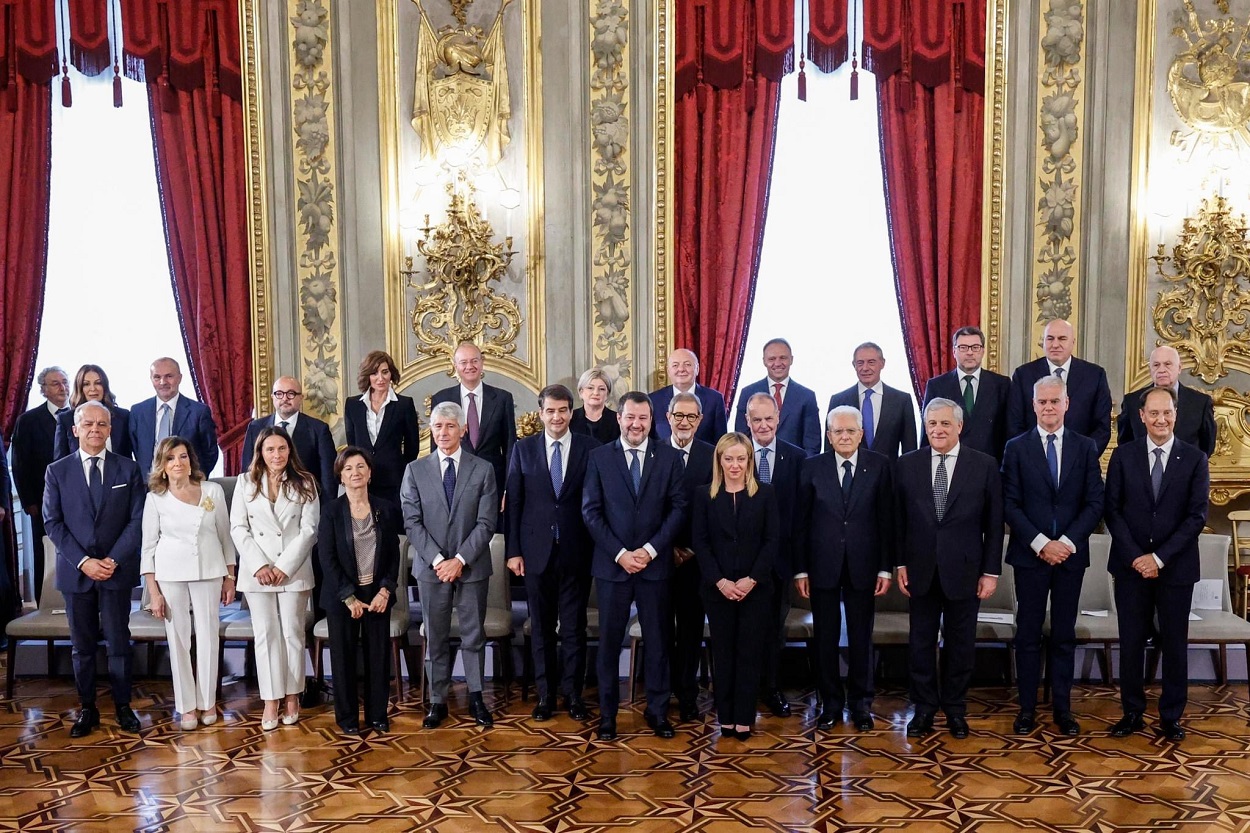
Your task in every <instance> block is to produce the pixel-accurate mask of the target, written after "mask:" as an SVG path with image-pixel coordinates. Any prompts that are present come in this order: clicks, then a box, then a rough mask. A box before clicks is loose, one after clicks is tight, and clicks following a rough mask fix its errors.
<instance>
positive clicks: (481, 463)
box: [399, 402, 499, 729]
mask: <svg viewBox="0 0 1250 833" xmlns="http://www.w3.org/2000/svg"><path fill="white" fill-rule="evenodd" d="M465 427H466V426H465V418H464V409H463V408H461V407H460V405H459V404H458V403H456V402H440V403H439V404H437V405H435V406H434V409H433V410H432V411H431V412H430V434H431V436H432V438H433V440H434V446H435V449H434V453H432V454H430V455H428V456H426V457H422V458H421V459H420V460H414V461H412V462H411V463H409V464H408V468H407V469H405V470H404V482H403V485H402V486H401V487H400V492H399V496H400V501H401V503H402V504H403V510H404V531H405V532H407V533H408V542H409V543H410V544H412V546H413V548H414V550H415V551H416V556H415V557H414V558H413V562H412V576H413V578H415V579H416V580H417V591H418V593H419V594H420V597H421V611H422V614H423V615H424V617H425V643H426V651H425V674H426V677H427V679H429V681H430V705H429V708H428V709H427V710H426V714H425V721H424V723H423V724H422V725H424V726H425V728H427V729H436V728H438V726H439V724H441V723H442V722H443V721H444V720H446V719H447V689H448V687H449V686H450V684H451V611H452V608H453V607H454V608H455V610H456V617H457V620H458V621H459V623H460V649H461V653H462V655H463V656H464V675H465V680H466V682H467V683H468V685H469V713H470V714H472V715H473V719H474V720H475V721H477V724H478V725H479V726H493V725H494V720H493V719H492V718H491V715H490V710H489V709H488V708H486V703H485V701H483V700H482V666H483V662H484V660H485V658H486V634H485V631H484V624H485V620H486V588H487V585H488V584H489V582H488V579H489V578H490V574H491V561H490V539H491V536H492V535H493V534H494V532H495V521H496V520H497V517H498V514H499V498H498V496H497V493H496V490H495V470H494V468H493V467H492V466H491V464H490V463H488V462H486V461H485V460H482V459H480V458H478V457H474V456H473V455H472V454H469V453H466V451H465V449H464V448H463V447H462V446H461V445H460V439H461V437H463V436H464V432H465Z"/></svg>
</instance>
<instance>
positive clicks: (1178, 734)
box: [1159, 720, 1185, 743]
mask: <svg viewBox="0 0 1250 833" xmlns="http://www.w3.org/2000/svg"><path fill="white" fill-rule="evenodd" d="M1159 735H1160V736H1161V737H1163V738H1165V739H1167V740H1170V741H1172V742H1173V743H1180V742H1181V741H1183V740H1184V739H1185V730H1184V729H1183V728H1182V727H1181V722H1180V721H1179V720H1162V721H1160V722H1159Z"/></svg>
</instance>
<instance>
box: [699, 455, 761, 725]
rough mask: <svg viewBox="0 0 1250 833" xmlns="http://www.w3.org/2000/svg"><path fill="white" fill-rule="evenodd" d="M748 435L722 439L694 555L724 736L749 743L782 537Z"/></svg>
mask: <svg viewBox="0 0 1250 833" xmlns="http://www.w3.org/2000/svg"><path fill="white" fill-rule="evenodd" d="M754 460H755V455H754V454H753V453H752V447H751V441H750V440H749V439H747V437H746V435H744V434H738V433H733V434H726V435H725V436H723V437H721V439H720V442H718V443H717V444H716V456H715V458H714V460H713V465H712V484H711V486H710V487H708V488H706V489H697V490H696V491H695V496H694V508H693V522H694V553H695V557H696V558H697V559H698V560H699V561H698V563H699V570H700V572H701V573H702V575H703V587H702V593H703V602H704V605H705V607H706V609H707V620H708V628H709V630H710V633H711V637H712V685H713V689H714V690H715V695H716V714H717V718H718V719H719V720H720V730H721V735H722V736H723V737H727V738H728V737H735V738H738V739H739V740H745V739H747V738H749V737H750V736H751V726H752V724H754V723H755V701H756V697H757V696H758V694H759V684H760V668H761V658H762V656H763V653H764V651H766V650H769V646H768V645H767V640H766V634H767V633H768V631H769V627H768V617H769V615H770V611H771V606H770V604H769V600H770V596H771V588H770V587H769V584H770V583H771V581H772V579H771V576H772V568H773V560H774V559H775V558H776V557H777V547H778V544H779V541H780V537H781V531H780V530H781V524H780V520H779V510H778V508H777V498H776V496H775V495H774V494H773V489H772V486H770V485H767V484H764V483H760V482H758V481H757V480H756V479H755V468H754Z"/></svg>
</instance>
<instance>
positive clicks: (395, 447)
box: [343, 350, 421, 507]
mask: <svg viewBox="0 0 1250 833" xmlns="http://www.w3.org/2000/svg"><path fill="white" fill-rule="evenodd" d="M398 384H399V368H397V367H396V366H395V360H394V359H392V358H391V357H390V354H389V353H387V352H385V351H383V350H374V351H373V352H372V353H370V354H369V355H367V356H365V358H364V361H362V362H361V363H360V372H359V373H358V374H357V375H356V386H357V387H358V388H359V390H360V393H361V395H360V396H353V397H351V398H349V399H348V400H347V402H346V403H345V404H344V407H343V422H344V425H345V427H346V429H347V444H348V445H354V446H356V447H358V448H363V449H365V450H366V451H368V452H369V453H370V454H372V455H373V464H372V468H373V479H372V481H370V485H369V493H370V494H373V495H377V496H379V497H383V498H386V499H387V500H389V501H390V502H391V503H393V504H395V506H397V507H398V506H399V487H400V484H401V483H402V482H403V479H404V469H405V468H406V467H407V465H408V464H409V463H411V462H412V461H413V460H415V459H417V455H418V454H419V453H420V452H421V426H420V425H419V424H418V422H417V407H416V405H415V404H414V403H413V401H412V397H410V396H403V395H402V394H397V393H395V386H396V385H398Z"/></svg>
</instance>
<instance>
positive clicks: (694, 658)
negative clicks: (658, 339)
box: [667, 393, 716, 723]
mask: <svg viewBox="0 0 1250 833" xmlns="http://www.w3.org/2000/svg"><path fill="white" fill-rule="evenodd" d="M667 418H668V425H669V429H670V431H671V433H670V434H669V444H670V445H672V447H673V448H674V449H675V450H676V451H677V453H678V454H680V455H681V458H682V472H683V473H682V482H683V483H684V484H685V489H686V503H687V505H688V506H693V505H694V493H695V490H696V489H700V488H703V489H706V488H708V486H709V485H710V484H711V482H712V457H713V456H715V451H716V450H715V448H713V447H712V446H711V445H710V444H708V443H705V442H703V441H702V440H696V439H695V434H697V433H698V430H699V423H700V422H701V421H702V419H703V412H702V407H701V405H700V403H699V398H698V397H697V396H695V395H694V394H690V393H679V394H677V395H676V396H674V397H673V398H672V400H671V401H670V402H669V403H668V414H667ZM692 527H693V521H692V518H691V515H690V513H687V515H686V522H685V523H683V524H682V526H681V531H680V532H679V533H678V535H677V539H676V540H675V541H674V542H673V544H674V546H673V599H674V600H675V601H674V604H673V655H672V663H671V665H672V679H673V693H674V694H676V695H677V709H678V716H679V717H680V718H681V720H682V722H683V723H684V722H688V721H693V720H698V719H699V659H700V658H701V657H702V656H703V623H704V622H705V621H706V620H707V612H706V610H705V609H704V605H703V596H702V594H701V585H702V584H703V574H702V572H701V571H700V570H699V562H698V560H697V559H696V558H695V557H694V550H693V549H691V547H692V545H693V542H692V538H693V529H692Z"/></svg>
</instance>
